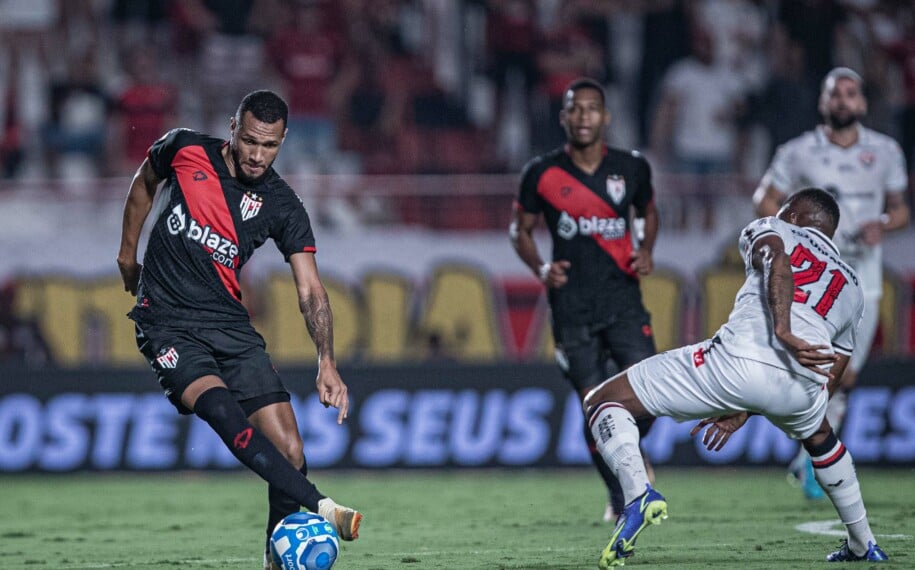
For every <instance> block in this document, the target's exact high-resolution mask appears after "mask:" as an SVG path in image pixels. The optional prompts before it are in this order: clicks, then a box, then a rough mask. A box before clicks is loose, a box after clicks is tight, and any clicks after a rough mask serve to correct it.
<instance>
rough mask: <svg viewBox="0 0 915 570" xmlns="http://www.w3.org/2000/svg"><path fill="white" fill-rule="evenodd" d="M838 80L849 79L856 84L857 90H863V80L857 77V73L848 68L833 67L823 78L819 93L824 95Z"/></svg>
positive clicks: (859, 76)
mask: <svg viewBox="0 0 915 570" xmlns="http://www.w3.org/2000/svg"><path fill="white" fill-rule="evenodd" d="M838 79H851V80H852V81H854V82H855V83H857V84H858V87H859V88H861V89H864V79H862V78H861V75H859V74H858V72H857V71H855V70H854V69H852V68H850V67H835V68H833V69H832V71H830V72H829V73H827V74H826V77H824V78H823V83H822V84H821V86H820V93H826V91H827V90H829V89H831V88H832V86H833V85H835V84H836V80H838Z"/></svg>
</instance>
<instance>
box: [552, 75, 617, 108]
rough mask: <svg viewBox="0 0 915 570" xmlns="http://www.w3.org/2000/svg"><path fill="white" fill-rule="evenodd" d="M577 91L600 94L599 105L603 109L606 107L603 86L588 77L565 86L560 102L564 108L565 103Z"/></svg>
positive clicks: (580, 78)
mask: <svg viewBox="0 0 915 570" xmlns="http://www.w3.org/2000/svg"><path fill="white" fill-rule="evenodd" d="M579 89H594V90H595V91H597V92H598V93H600V104H601V105H603V106H605V107H606V106H607V94H606V93H605V92H604V86H603V85H601V84H600V83H599V82H597V81H596V80H594V79H591V78H590V77H579V78H578V79H575V80H573V81H572V82H571V83H569V85H568V86H566V89H565V91H564V92H563V93H565V96H564V97H563V101H562V102H563V106H565V103H566V102H568V101H569V100H570V99H571V98H572V96H573V95H574V94H575V92H576V91H578V90H579Z"/></svg>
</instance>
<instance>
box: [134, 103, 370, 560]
mask: <svg viewBox="0 0 915 570" xmlns="http://www.w3.org/2000/svg"><path fill="white" fill-rule="evenodd" d="M287 114H288V110H287V106H286V103H285V101H283V100H282V99H281V98H280V97H279V96H277V95H276V94H274V93H272V92H270V91H255V92H252V93H249V94H248V95H247V96H245V98H244V99H243V100H242V102H241V104H240V105H239V107H238V111H237V112H236V114H235V116H234V117H232V118H231V119H230V121H229V130H230V133H231V136H230V139H229V140H228V141H225V140H222V139H221V138H214V137H210V136H207V135H203V134H200V133H197V132H194V131H190V130H187V129H175V130H173V131H170V132H168V133H167V134H166V135H165V136H163V137H162V138H160V139H159V140H157V141H156V142H155V143H153V145H152V147H150V149H149V153H148V156H147V158H146V159H145V160H144V161H143V163H142V164H141V165H140V168H139V169H138V170H137V173H136V175H135V176H134V178H133V182H132V183H131V185H130V190H129V192H128V194H127V203H126V205H125V207H124V222H123V232H122V235H121V247H120V252H119V253H118V260H117V261H118V267H119V268H120V271H121V276H122V277H123V280H124V288H125V290H127V291H129V292H130V293H131V294H135V295H136V296H137V303H136V305H135V306H134V308H133V310H132V311H131V312H130V314H129V316H130V318H131V319H133V320H134V321H135V323H136V334H137V346H138V347H139V349H140V352H142V353H143V356H145V357H146V359H147V360H148V361H149V363H150V366H152V368H153V370H154V371H155V372H156V375H157V377H158V380H159V384H160V385H161V386H162V388H163V389H164V390H165V394H166V396H167V397H168V399H169V401H171V403H172V404H174V405H175V407H176V408H177V409H178V411H179V412H180V413H182V414H191V413H193V414H196V415H197V416H199V417H200V418H201V419H203V420H204V421H206V422H207V423H208V424H209V425H210V426H211V427H212V428H213V430H214V431H216V433H217V434H219V436H220V438H222V440H223V442H224V443H225V444H226V446H227V447H228V448H229V449H230V450H231V451H232V453H233V454H234V455H235V457H237V458H238V460H239V461H241V462H242V463H243V464H245V465H246V466H248V467H249V468H250V469H251V470H253V471H254V472H256V473H257V474H258V475H260V476H261V477H262V478H263V479H265V480H266V481H267V482H268V483H269V488H268V495H269V514H268V520H267V537H268V539H269V536H270V534H271V531H272V530H273V528H274V526H275V525H276V523H277V522H279V521H280V520H281V519H282V518H283V517H285V516H286V515H288V514H290V513H293V512H298V510H299V508H300V506H304V507H305V508H307V509H308V510H309V511H312V512H317V513H319V514H320V515H321V516H323V517H324V518H326V519H327V520H328V521H330V522H331V523H332V524H333V525H334V526H335V528H336V529H337V533H338V534H339V536H340V538H342V539H343V540H353V539H355V538H357V536H358V530H359V524H360V521H361V519H362V515H361V514H360V513H358V512H356V511H354V510H352V509H349V508H346V507H342V506H339V505H337V504H336V503H335V502H334V501H333V499H330V498H328V497H326V496H325V495H323V494H321V493H320V492H319V491H318V489H317V488H316V487H315V486H314V485H313V484H312V483H311V482H310V481H309V480H308V479H307V474H308V467H307V463H306V461H305V456H304V453H303V448H302V439H301V436H300V434H299V429H298V425H297V423H296V418H295V414H294V412H293V409H292V406H291V404H290V396H289V393H288V392H287V391H286V388H285V387H284V385H283V383H282V382H281V381H280V378H279V375H278V374H277V372H276V369H275V368H274V366H273V364H272V363H271V362H270V358H269V356H268V354H267V352H266V351H265V348H266V345H265V344H264V340H263V338H262V337H261V336H260V334H258V333H257V331H255V330H254V328H253V327H252V326H251V322H250V319H249V316H248V312H247V310H246V309H245V307H244V306H243V305H242V303H241V291H240V288H239V273H240V271H241V267H242V266H243V265H244V264H245V262H246V261H248V259H250V257H251V255H252V254H253V253H254V250H255V249H256V248H258V247H259V246H261V245H262V244H263V243H264V242H265V241H266V240H267V239H268V238H270V239H273V241H274V243H275V244H276V246H277V248H278V249H279V250H280V252H281V253H282V254H283V255H284V256H285V258H286V260H287V261H288V262H289V265H290V266H291V268H292V277H293V280H294V281H295V285H296V290H297V292H298V301H299V309H300V310H301V312H302V315H303V317H304V319H305V325H306V326H307V328H308V332H309V334H310V335H311V338H312V339H313V340H314V343H315V346H316V347H317V351H318V376H317V380H316V383H317V391H318V397H319V398H320V401H321V403H323V404H324V405H325V406H333V407H335V408H338V409H339V414H338V416H337V422H338V423H342V422H343V420H344V419H346V416H347V411H348V409H349V399H348V396H347V387H346V385H345V384H344V383H343V381H342V379H341V378H340V375H339V373H338V372H337V368H336V363H335V361H334V347H333V316H332V314H331V308H330V304H329V302H328V298H327V292H326V291H325V289H324V286H323V285H322V283H321V280H320V278H319V276H318V269H317V265H316V263H315V251H316V249H315V239H314V235H313V233H312V228H311V223H310V222H309V218H308V214H307V213H306V211H305V207H304V206H303V205H302V202H301V201H300V200H299V199H298V197H297V196H296V194H295V192H293V190H292V189H291V188H290V187H289V186H288V185H287V184H286V183H285V182H284V181H283V179H282V178H280V176H279V175H278V174H277V173H276V171H274V170H273V168H272V166H271V165H272V164H273V161H274V160H275V159H276V156H277V153H278V152H279V150H280V146H281V145H282V143H283V139H284V137H285V135H286V120H287ZM163 181H166V184H165V186H164V191H163V193H164V195H163V196H160V202H159V203H160V204H161V205H162V206H164V207H163V208H162V210H161V213H160V214H159V215H158V218H157V219H156V221H155V225H154V226H153V227H152V231H151V234H150V238H149V243H148V245H147V247H146V252H145V255H144V257H143V265H142V266H141V265H140V264H138V263H137V249H138V242H139V239H140V232H141V230H142V228H143V224H144V222H145V220H146V218H147V216H148V215H149V213H150V210H151V209H152V205H153V198H154V197H155V194H156V190H157V188H158V186H159V184H160V183H161V182H163ZM268 550H269V548H268ZM264 566H265V568H269V567H270V562H269V556H265V562H264Z"/></svg>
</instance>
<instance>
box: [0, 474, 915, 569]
mask: <svg viewBox="0 0 915 570" xmlns="http://www.w3.org/2000/svg"><path fill="white" fill-rule="evenodd" d="M859 474H860V480H861V485H862V488H863V492H864V498H865V502H866V504H867V506H868V511H869V515H870V520H871V525H872V527H873V529H874V532H875V533H876V534H877V537H878V541H879V542H880V544H881V546H883V548H884V550H886V552H887V553H888V554H889V556H890V562H889V564H884V565H881V567H885V568H915V470H892V471H890V470H870V469H863V470H861V472H860V473H859ZM657 476H658V480H657V487H658V489H659V490H660V491H661V492H662V493H664V494H665V495H666V496H667V499H668V502H669V510H670V519H668V520H667V521H664V523H663V524H662V525H661V526H659V527H651V528H649V529H647V530H646V531H645V532H644V533H643V534H642V535H641V536H640V538H639V543H638V546H637V548H636V555H635V556H634V557H633V558H631V559H629V560H628V561H627V564H626V567H628V568H659V567H665V568H677V569H699V568H703V569H704V568H726V569H731V568H739V569H740V570H749V569H757V568H758V569H763V568H792V569H793V568H834V567H835V565H833V564H827V563H826V562H821V561H822V560H823V558H824V556H825V554H826V553H827V552H828V551H830V550H831V549H833V548H834V547H836V546H837V545H838V542H839V536H838V535H837V533H835V532H833V534H832V535H830V534H828V533H829V532H830V531H836V530H839V529H840V528H841V526H840V525H838V524H830V521H836V522H837V520H838V519H837V516H836V514H835V512H834V511H833V510H832V507H831V505H830V504H829V503H828V502H827V501H819V502H805V501H804V500H803V499H801V496H800V492H799V491H798V490H797V489H793V488H791V487H789V486H788V485H787V483H786V482H785V475H784V470H781V469H746V468H744V469H729V468H714V469H691V470H684V469H667V468H664V467H663V466H662V467H659V468H658V469H657ZM313 477H314V480H315V481H316V483H317V484H318V486H319V488H321V489H322V490H323V491H324V492H326V493H328V494H330V495H332V496H334V497H335V498H336V499H337V500H338V501H339V502H340V503H343V504H346V505H350V506H353V507H356V508H358V509H360V510H362V511H363V512H364V513H365V517H366V518H365V521H364V523H363V526H362V531H361V537H360V539H359V540H357V541H356V542H353V543H344V544H343V545H342V552H341V555H340V558H339V559H338V561H337V565H336V567H335V568H338V569H341V570H343V569H363V570H382V569H389V568H399V569H403V568H407V569H410V568H414V569H416V570H426V569H436V568H441V569H446V568H447V569H450V570H454V569H480V570H484V569H485V570H491V569H496V570H498V569H526V570H537V569H544V570H546V569H549V570H561V569H573V568H576V569H577V568H596V565H597V558H598V555H599V553H600V551H601V549H602V548H603V547H604V544H605V542H606V540H607V538H608V536H609V532H610V530H611V529H610V526H609V525H607V524H604V523H601V522H599V520H600V516H601V513H602V512H603V507H604V501H605V497H604V495H603V492H602V485H601V484H600V483H599V481H598V479H597V475H596V473H593V472H592V471H591V470H587V469H581V470H568V471H538V470H519V471H486V470H481V471H472V472H467V471H452V472H412V471H389V472H382V471H379V472H330V471H323V472H322V471H319V472H316V473H314V474H313ZM265 496H266V485H265V484H264V483H263V482H261V481H260V480H259V479H257V478H255V477H254V476H253V475H249V474H247V473H238V474H195V473H181V474H168V475H165V474H163V475H129V474H124V475H112V474H81V475H76V476H34V477H32V476H3V477H0V514H2V516H0V568H3V569H7V568H9V569H17V570H20V569H41V568H49V569H55V570H58V569H63V570H75V569H94V568H143V569H150V568H239V569H241V568H244V569H259V568H260V567H261V548H262V546H263V542H262V532H263V521H264V519H265V517H266V514H265ZM803 525H807V527H805V528H810V529H811V530H812V531H813V532H809V531H803V530H799V528H798V527H802V526H803ZM823 533H827V534H823ZM855 567H856V568H860V567H864V568H868V567H870V566H869V565H856V566H855Z"/></svg>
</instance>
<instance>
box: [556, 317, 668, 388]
mask: <svg viewBox="0 0 915 570" xmlns="http://www.w3.org/2000/svg"><path fill="white" fill-rule="evenodd" d="M553 339H554V340H555V342H556V361H557V362H558V363H559V367H560V368H561V369H562V372H563V374H564V375H565V377H566V378H567V379H568V380H569V382H571V383H572V386H574V387H575V390H576V391H577V392H578V393H581V392H583V391H585V390H587V389H590V388H593V387H594V386H596V385H598V384H600V383H601V382H603V381H604V380H606V379H607V378H610V377H611V376H613V375H614V374H616V373H617V372H619V371H621V370H625V369H626V368H629V367H630V366H632V365H633V364H635V363H636V362H639V361H641V360H644V359H646V358H648V357H649V356H653V355H654V354H655V353H656V352H657V350H656V349H655V344H654V335H653V334H652V332H651V317H650V316H649V314H648V312H647V311H646V310H645V309H643V308H642V307H633V308H632V309H630V310H627V311H625V312H623V313H619V314H615V315H611V316H610V317H609V318H608V319H607V320H606V321H604V322H602V323H597V324H591V325H572V326H562V325H561V324H557V323H553Z"/></svg>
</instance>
